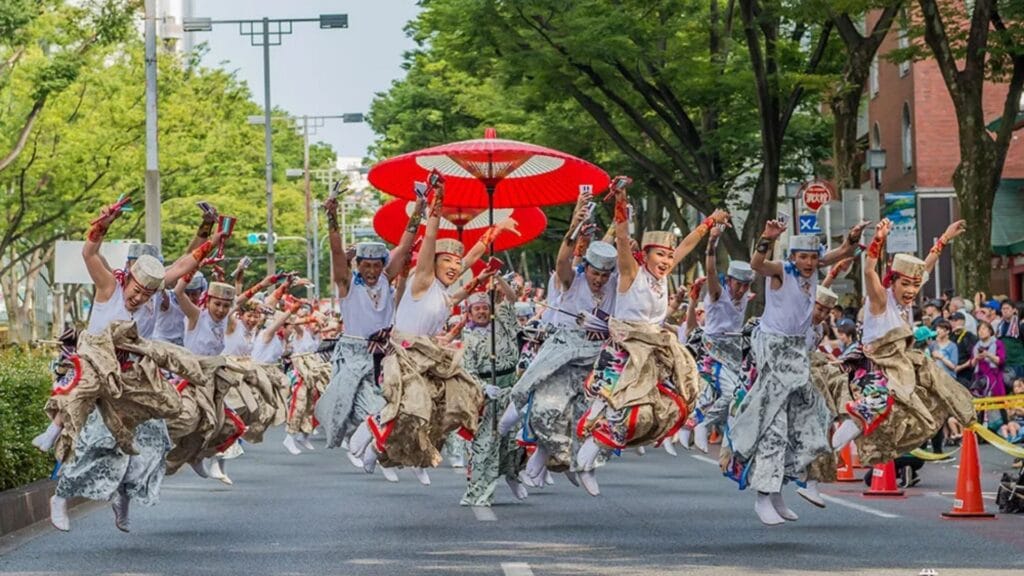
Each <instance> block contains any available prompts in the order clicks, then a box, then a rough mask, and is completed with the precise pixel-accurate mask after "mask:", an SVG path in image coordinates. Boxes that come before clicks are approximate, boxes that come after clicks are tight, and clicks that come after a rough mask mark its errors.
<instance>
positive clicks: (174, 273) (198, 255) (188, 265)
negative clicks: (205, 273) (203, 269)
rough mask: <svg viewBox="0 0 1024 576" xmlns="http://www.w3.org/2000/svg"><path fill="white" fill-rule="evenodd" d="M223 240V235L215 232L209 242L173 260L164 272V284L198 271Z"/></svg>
mask: <svg viewBox="0 0 1024 576" xmlns="http://www.w3.org/2000/svg"><path fill="white" fill-rule="evenodd" d="M223 239H224V234H223V233H222V232H216V233H214V235H213V236H211V237H210V239H209V240H207V241H206V242H203V243H202V244H200V245H199V247H198V248H195V249H194V250H192V251H190V252H187V253H185V255H183V256H182V257H181V258H178V259H177V260H175V261H174V264H171V266H170V267H169V268H167V270H166V271H165V272H164V282H165V283H168V284H170V283H176V282H177V281H178V280H179V279H181V278H184V277H185V276H188V275H189V274H191V273H192V272H193V271H194V270H198V269H199V267H200V266H202V264H203V261H204V260H206V258H207V257H209V256H210V254H212V253H213V251H214V250H215V249H216V248H217V245H218V244H220V242H221V241H222V240H223Z"/></svg>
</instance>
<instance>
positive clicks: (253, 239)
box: [246, 232, 260, 244]
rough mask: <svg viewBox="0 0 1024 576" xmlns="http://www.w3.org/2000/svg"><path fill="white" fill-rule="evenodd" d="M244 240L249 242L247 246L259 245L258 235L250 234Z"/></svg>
mask: <svg viewBox="0 0 1024 576" xmlns="http://www.w3.org/2000/svg"><path fill="white" fill-rule="evenodd" d="M246 238H247V239H248V240H249V244H259V243H260V235H259V234H257V233H255V232H250V233H249V235H248V236H247V237H246Z"/></svg>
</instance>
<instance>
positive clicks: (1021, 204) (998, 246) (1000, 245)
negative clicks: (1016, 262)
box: [992, 179, 1024, 256]
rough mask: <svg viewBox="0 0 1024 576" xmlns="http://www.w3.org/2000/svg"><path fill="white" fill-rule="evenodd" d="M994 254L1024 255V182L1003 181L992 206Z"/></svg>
mask: <svg viewBox="0 0 1024 576" xmlns="http://www.w3.org/2000/svg"><path fill="white" fill-rule="evenodd" d="M992 253H993V254H999V255H1007V256H1009V255H1013V254H1024V180H1019V179H1018V180H1010V179H1007V180H1003V181H1002V182H1000V183H999V189H998V190H996V198H995V202H993V204H992Z"/></svg>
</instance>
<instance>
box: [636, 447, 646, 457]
mask: <svg viewBox="0 0 1024 576" xmlns="http://www.w3.org/2000/svg"><path fill="white" fill-rule="evenodd" d="M636 453H637V454H639V455H640V456H644V455H646V454H647V448H644V447H643V446H637V447H636Z"/></svg>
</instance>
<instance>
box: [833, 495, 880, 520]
mask: <svg viewBox="0 0 1024 576" xmlns="http://www.w3.org/2000/svg"><path fill="white" fill-rule="evenodd" d="M821 498H822V500H824V501H825V502H831V503H833V504H838V505H839V506H845V507H847V508H851V509H853V510H859V511H861V512H866V513H868V514H873V515H875V516H878V517H879V518H899V514H890V513H889V512H882V511H881V510H875V509H874V508H872V507H870V506H865V505H863V504H857V503H856V502H849V501H847V500H843V499H842V498H836V497H835V496H829V495H828V494H822V495H821Z"/></svg>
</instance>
